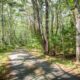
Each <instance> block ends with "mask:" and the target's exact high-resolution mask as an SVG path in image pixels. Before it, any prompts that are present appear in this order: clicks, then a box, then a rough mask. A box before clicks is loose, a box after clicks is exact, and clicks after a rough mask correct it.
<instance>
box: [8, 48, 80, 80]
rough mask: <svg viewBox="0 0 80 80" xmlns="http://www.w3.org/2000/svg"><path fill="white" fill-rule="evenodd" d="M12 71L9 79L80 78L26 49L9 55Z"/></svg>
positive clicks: (45, 79)
mask: <svg viewBox="0 0 80 80" xmlns="http://www.w3.org/2000/svg"><path fill="white" fill-rule="evenodd" d="M9 59H10V62H9V63H10V73H9V74H8V76H9V79H8V80H80V79H79V78H77V77H75V76H73V75H71V74H69V73H67V72H65V71H64V70H62V69H61V68H60V66H58V65H56V64H50V63H48V62H47V61H45V60H44V59H39V58H37V57H35V56H33V55H31V54H29V53H28V52H26V51H25V50H24V49H17V50H15V51H14V52H12V54H11V55H9Z"/></svg>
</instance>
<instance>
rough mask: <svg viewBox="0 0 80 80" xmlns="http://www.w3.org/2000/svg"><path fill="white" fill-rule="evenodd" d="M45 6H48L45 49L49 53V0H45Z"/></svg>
mask: <svg viewBox="0 0 80 80" xmlns="http://www.w3.org/2000/svg"><path fill="white" fill-rule="evenodd" d="M45 6H46V18H45V24H46V26H45V36H44V50H45V54H48V53H49V27H48V24H49V11H48V9H49V4H48V0H45Z"/></svg>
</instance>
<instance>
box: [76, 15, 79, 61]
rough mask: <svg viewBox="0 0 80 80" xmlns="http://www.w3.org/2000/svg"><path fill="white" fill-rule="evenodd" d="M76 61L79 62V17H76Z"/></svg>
mask: <svg viewBox="0 0 80 80" xmlns="http://www.w3.org/2000/svg"><path fill="white" fill-rule="evenodd" d="M76 60H77V62H79V61H80V15H79V14H78V15H76Z"/></svg>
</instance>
